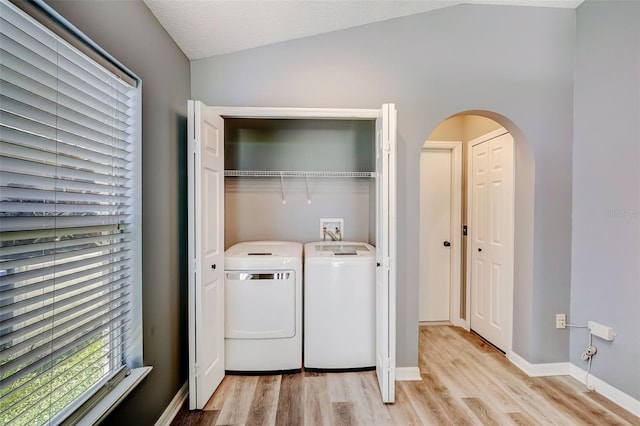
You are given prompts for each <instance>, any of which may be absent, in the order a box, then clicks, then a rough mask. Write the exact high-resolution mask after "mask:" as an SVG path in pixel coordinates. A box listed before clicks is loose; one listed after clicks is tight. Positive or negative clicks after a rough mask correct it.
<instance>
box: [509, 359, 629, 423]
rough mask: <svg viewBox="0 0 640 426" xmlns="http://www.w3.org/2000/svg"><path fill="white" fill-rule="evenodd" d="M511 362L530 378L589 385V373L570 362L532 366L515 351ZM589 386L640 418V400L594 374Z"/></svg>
mask: <svg viewBox="0 0 640 426" xmlns="http://www.w3.org/2000/svg"><path fill="white" fill-rule="evenodd" d="M509 361H511V363H513V365H515V366H516V367H518V368H519V369H520V370H522V371H524V372H525V374H527V375H528V376H529V377H541V376H571V377H573V378H574V379H576V380H577V381H579V382H581V383H584V384H585V385H586V384H587V383H586V380H585V378H586V375H587V372H586V371H585V370H583V369H582V368H580V367H578V366H576V365H574V364H571V363H570V362H554V363H548V364H531V363H529V362H528V361H527V360H526V359H524V358H522V357H521V356H520V355H518V354H517V353H515V352H513V351H511V352H509ZM589 385H592V386H593V388H594V390H595V391H596V392H598V393H599V394H600V395H602V396H604V397H605V398H607V399H608V400H610V401H611V402H613V403H614V404H617V405H619V406H620V407H622V408H624V409H625V410H627V411H629V412H631V413H632V414H634V415H635V416H638V417H640V400H637V399H635V398H633V397H632V396H630V395H628V394H626V393H624V392H622V391H621V390H620V389H618V388H615V387H613V386H611V385H610V384H609V383H607V382H605V381H604V380H602V379H599V378H598V377H596V376H594V375H593V374H590V375H589Z"/></svg>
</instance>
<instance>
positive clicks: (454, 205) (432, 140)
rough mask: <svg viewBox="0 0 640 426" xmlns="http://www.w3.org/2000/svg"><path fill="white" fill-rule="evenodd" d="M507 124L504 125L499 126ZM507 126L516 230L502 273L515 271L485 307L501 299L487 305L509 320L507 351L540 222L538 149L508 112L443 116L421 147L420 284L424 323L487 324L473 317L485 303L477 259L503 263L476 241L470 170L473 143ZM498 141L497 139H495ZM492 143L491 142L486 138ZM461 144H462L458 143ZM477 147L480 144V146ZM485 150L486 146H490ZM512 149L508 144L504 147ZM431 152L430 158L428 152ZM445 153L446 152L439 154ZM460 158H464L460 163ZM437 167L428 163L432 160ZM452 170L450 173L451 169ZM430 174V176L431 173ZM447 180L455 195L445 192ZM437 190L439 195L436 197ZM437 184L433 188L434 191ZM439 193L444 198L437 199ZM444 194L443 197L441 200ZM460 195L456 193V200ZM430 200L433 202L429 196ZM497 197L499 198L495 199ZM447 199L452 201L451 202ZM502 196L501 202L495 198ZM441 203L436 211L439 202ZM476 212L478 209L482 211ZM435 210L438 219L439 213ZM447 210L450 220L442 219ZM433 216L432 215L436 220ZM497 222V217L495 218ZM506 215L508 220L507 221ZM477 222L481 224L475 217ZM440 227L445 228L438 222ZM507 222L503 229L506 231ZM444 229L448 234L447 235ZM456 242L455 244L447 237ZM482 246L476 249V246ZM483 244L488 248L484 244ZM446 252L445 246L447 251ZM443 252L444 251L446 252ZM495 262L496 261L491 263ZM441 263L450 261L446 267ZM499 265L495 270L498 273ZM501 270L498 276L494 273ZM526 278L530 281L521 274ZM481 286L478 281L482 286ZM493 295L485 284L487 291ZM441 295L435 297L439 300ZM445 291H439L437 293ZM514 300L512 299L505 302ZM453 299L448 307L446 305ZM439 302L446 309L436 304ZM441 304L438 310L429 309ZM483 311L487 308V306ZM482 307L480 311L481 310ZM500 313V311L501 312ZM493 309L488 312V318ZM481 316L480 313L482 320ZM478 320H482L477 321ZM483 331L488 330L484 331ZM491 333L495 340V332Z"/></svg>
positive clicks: (512, 223)
mask: <svg viewBox="0 0 640 426" xmlns="http://www.w3.org/2000/svg"><path fill="white" fill-rule="evenodd" d="M501 128H502V129H503V130H502V131H500V130H499V129H501ZM503 133H504V134H506V135H507V136H505V138H511V140H512V147H513V153H512V154H510V159H512V164H511V166H512V167H513V168H512V171H510V176H511V178H512V179H513V180H512V183H513V190H512V197H513V198H512V200H511V201H510V207H511V209H510V210H509V209H507V210H506V211H507V212H508V214H509V218H508V219H509V220H508V221H507V222H509V223H508V226H507V227H508V228H510V229H511V231H512V234H511V235H512V237H511V244H510V246H509V248H508V253H507V254H508V256H507V257H506V258H507V259H509V260H508V262H509V264H508V265H506V268H504V269H502V272H503V275H504V274H508V277H509V279H508V280H506V281H505V282H508V285H507V284H504V285H503V287H505V286H506V287H505V288H504V289H503V290H504V291H506V294H505V295H504V296H503V297H502V299H501V301H497V302H499V304H498V303H497V302H496V303H494V302H491V303H493V304H491V303H489V304H485V305H484V309H485V311H486V310H490V309H494V310H495V308H496V307H500V308H502V311H501V312H497V311H495V312H485V313H487V314H493V315H494V317H493V318H492V319H490V321H489V322H490V323H491V322H497V320H496V318H498V319H499V320H500V321H502V323H501V327H507V328H508V330H505V331H504V335H505V336H506V338H505V339H506V340H503V341H499V342H497V343H498V344H496V346H498V347H499V348H500V349H502V350H503V351H504V352H505V353H507V355H508V354H509V352H510V351H511V333H512V332H511V330H512V327H513V321H514V319H515V318H514V317H513V314H512V312H513V311H514V309H515V307H514V300H515V298H514V291H516V289H515V286H517V285H518V284H516V283H517V282H518V280H519V279H520V280H526V279H529V280H530V276H529V277H527V273H526V272H527V271H531V269H530V268H531V264H532V245H533V242H532V229H533V210H532V208H531V207H532V205H533V204H532V200H533V170H534V167H533V155H532V154H531V152H530V150H529V148H528V145H527V142H526V139H525V138H524V135H523V134H522V132H521V131H520V130H519V129H518V127H517V126H515V124H514V123H512V122H511V121H510V120H509V119H508V118H506V117H504V116H501V115H499V114H496V113H492V112H489V111H465V112H461V113H459V114H455V115H453V116H450V117H449V118H447V119H445V120H443V121H442V122H441V123H440V124H439V125H438V126H437V127H436V128H435V129H434V130H433V132H432V133H431V134H430V135H429V137H428V138H427V141H426V142H425V145H424V146H423V150H422V153H421V158H420V161H421V167H420V170H421V171H420V180H421V181H420V197H421V201H420V205H421V213H420V265H421V267H420V273H419V274H420V284H419V296H420V297H419V305H420V306H419V315H418V318H419V321H420V323H421V324H429V323H442V321H444V322H447V323H451V324H453V325H456V326H460V327H463V328H465V329H467V330H470V329H476V328H477V329H480V330H482V329H483V327H482V326H480V325H479V323H476V324H473V320H474V317H473V315H472V312H473V309H472V308H473V307H475V308H476V309H477V308H478V307H479V306H480V305H479V304H478V303H475V304H474V305H472V303H474V297H475V302H477V301H478V300H480V296H481V295H482V292H481V291H480V292H475V293H474V292H473V291H472V290H473V289H474V288H473V285H474V282H475V283H478V276H476V277H474V268H471V267H470V265H475V274H476V275H477V274H478V272H479V271H478V265H482V264H483V262H484V264H485V265H490V266H492V267H493V268H494V271H493V272H500V271H497V269H496V265H498V263H495V262H493V261H492V260H491V259H479V256H480V255H484V254H485V253H487V251H489V252H491V251H492V250H491V249H489V250H487V249H486V248H484V247H481V246H480V245H478V244H471V238H472V237H473V234H472V232H473V231H477V229H475V230H472V229H471V226H470V224H471V220H472V218H471V217H469V215H470V213H469V212H470V210H469V209H470V208H472V205H471V204H472V203H470V201H469V200H470V198H471V195H472V193H471V189H470V185H473V183H472V176H471V175H470V173H469V172H468V171H469V170H472V164H470V162H471V161H473V160H471V153H472V149H471V146H472V145H475V146H476V147H481V146H482V144H481V143H482V142H484V141H482V137H483V136H485V135H486V136H487V139H491V140H494V139H495V138H496V137H497V136H500V135H501V134H503ZM491 144H495V142H491ZM487 146H489V144H487ZM458 147H460V148H458ZM456 151H461V153H462V154H461V155H460V157H461V158H456V157H457V156H456V154H455V152H456ZM476 151H477V149H476ZM485 151H486V150H485ZM504 152H505V151H503V153H504ZM426 157H429V158H426ZM438 157H439V158H440V159H439V160H438V159H437V158H438ZM438 161H440V162H442V161H443V162H445V163H446V162H449V163H450V166H445V167H440V166H438V167H436V168H434V167H433V165H437V164H438ZM457 162H459V163H460V164H459V165H458V164H457ZM429 164H431V166H432V167H430V169H431V171H429V170H427V169H428V168H429ZM434 169H442V170H443V171H440V172H438V171H436V173H444V175H441V176H440V177H439V178H438V177H437V176H434V174H433V172H434ZM448 173H449V176H446V175H447V174H448ZM429 178H431V183H430V182H429V181H428V179H429ZM443 188H445V189H446V190H445V191H444V192H447V190H449V192H450V193H449V195H447V194H445V195H444V196H443V195H442V192H443ZM434 190H435V196H436V197H439V198H431V200H429V197H430V196H431V197H433V196H434ZM430 192H431V194H429V193H430ZM435 200H440V202H437V201H435ZM442 200H444V202H442ZM456 200H457V201H456ZM430 201H431V202H430ZM494 201H495V200H494ZM443 204H445V206H444V208H442V207H443ZM494 204H495V203H494ZM434 206H435V207H436V209H435V210H436V212H435V213H434V211H433V210H434V209H433V207H434ZM476 213H477V212H476ZM434 217H436V219H434ZM443 217H446V218H448V219H449V220H442V219H443ZM429 221H431V223H429ZM490 222H491V221H490ZM505 223H506V222H505ZM476 225H477V224H476ZM447 227H448V228H449V230H450V231H449V235H445V234H442V232H443V228H447ZM438 228H439V230H438ZM465 229H468V230H469V235H463V234H464V233H465V232H464V231H463V230H465ZM503 231H504V230H501V232H503ZM443 235H444V236H443ZM447 243H449V244H447ZM472 246H473V249H474V250H476V251H475V252H471V251H470V250H471V248H472ZM483 250H485V251H484V252H483ZM443 253H444V254H443ZM443 256H444V257H443ZM492 262H493V263H492ZM442 269H447V270H445V271H444V272H443V271H442ZM491 272H492V271H489V273H491ZM493 278H495V277H493ZM493 278H492V277H491V276H489V278H488V279H489V284H488V285H489V287H488V289H489V290H491V286H492V285H493V286H494V287H496V283H495V282H492V281H491V280H492V279H493ZM521 284H523V283H522V282H521ZM478 288H479V287H476V290H477V289H478ZM485 296H486V292H485ZM434 297H436V299H435V300H434ZM438 298H439V299H438ZM505 302H506V303H508V304H509V306H504V304H505ZM444 305H446V309H443V307H444ZM434 307H437V308H439V309H436V310H434ZM429 310H431V314H433V313H434V312H437V314H436V315H435V316H434V315H429ZM480 313H482V312H480ZM476 314H478V312H476ZM496 315H498V316H496ZM488 317H489V316H487V318H488ZM477 319H478V316H477V315H476V320H477ZM474 325H475V326H474ZM480 334H481V335H482V333H480ZM488 334H489V336H488V337H489V339H488V340H490V341H491V338H492V336H491V335H490V334H491V333H488Z"/></svg>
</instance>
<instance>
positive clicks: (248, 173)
mask: <svg viewBox="0 0 640 426" xmlns="http://www.w3.org/2000/svg"><path fill="white" fill-rule="evenodd" d="M224 175H225V176H226V177H279V178H281V179H282V178H285V177H303V178H310V177H327V178H332V177H337V178H372V177H375V176H376V174H375V172H322V171H284V170H282V171H270V170H225V171H224Z"/></svg>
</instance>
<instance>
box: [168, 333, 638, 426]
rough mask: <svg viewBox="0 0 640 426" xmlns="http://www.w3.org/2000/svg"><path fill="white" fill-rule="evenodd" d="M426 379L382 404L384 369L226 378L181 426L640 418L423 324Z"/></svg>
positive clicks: (179, 419)
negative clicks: (530, 373) (378, 376)
mask: <svg viewBox="0 0 640 426" xmlns="http://www.w3.org/2000/svg"><path fill="white" fill-rule="evenodd" d="M419 347H420V351H419V354H420V355H419V366H420V372H421V374H422V380H421V381H415V382H398V383H397V384H396V403H395V404H388V405H385V404H383V403H382V402H380V394H379V391H378V384H377V382H376V376H375V372H372V371H370V372H364V373H310V372H303V373H301V374H290V375H282V376H227V377H225V379H224V380H223V382H222V384H221V385H220V387H219V388H218V390H217V391H216V393H215V394H214V395H213V397H212V398H211V400H210V401H209V402H208V403H207V405H206V407H205V409H204V410H201V411H188V410H187V409H186V408H182V409H181V410H180V412H179V413H178V415H177V416H176V418H175V419H174V421H173V423H172V425H175V426H182V425H194V426H200V425H206V426H209V425H210V426H213V425H283V426H298V425H300V426H302V425H309V426H312V425H313V426H315V425H319V426H329V425H344V426H351V425H365V426H369V425H374V426H378V425H380V426H386V425H392V426H404V425H454V424H455V425H634V426H640V418H638V417H636V416H634V415H633V414H631V413H629V412H628V411H625V410H623V409H622V408H620V407H618V406H617V405H615V404H613V403H612V402H610V401H609V400H607V399H606V398H604V397H602V396H601V395H599V394H597V393H595V392H588V391H587V390H586V389H585V387H584V386H583V385H582V384H581V383H579V382H577V381H576V380H574V379H572V378H571V377H568V376H558V377H537V378H530V377H527V376H526V375H525V374H524V373H522V372H521V371H520V370H518V369H517V368H516V367H515V366H513V365H512V364H511V363H510V362H509V361H508V360H507V359H506V358H505V356H504V355H503V354H502V353H500V352H499V351H497V350H496V349H494V348H493V347H492V346H491V345H489V344H487V343H485V342H484V341H483V340H482V339H480V338H479V337H477V336H475V335H473V334H470V333H467V332H466V331H464V330H462V329H460V328H457V327H451V326H443V325H438V326H421V327H420V340H419Z"/></svg>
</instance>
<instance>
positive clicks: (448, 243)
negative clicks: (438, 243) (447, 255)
mask: <svg viewBox="0 0 640 426" xmlns="http://www.w3.org/2000/svg"><path fill="white" fill-rule="evenodd" d="M442 244H443V245H444V246H445V247H451V243H450V242H449V241H445V242H444V243H442Z"/></svg>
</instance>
